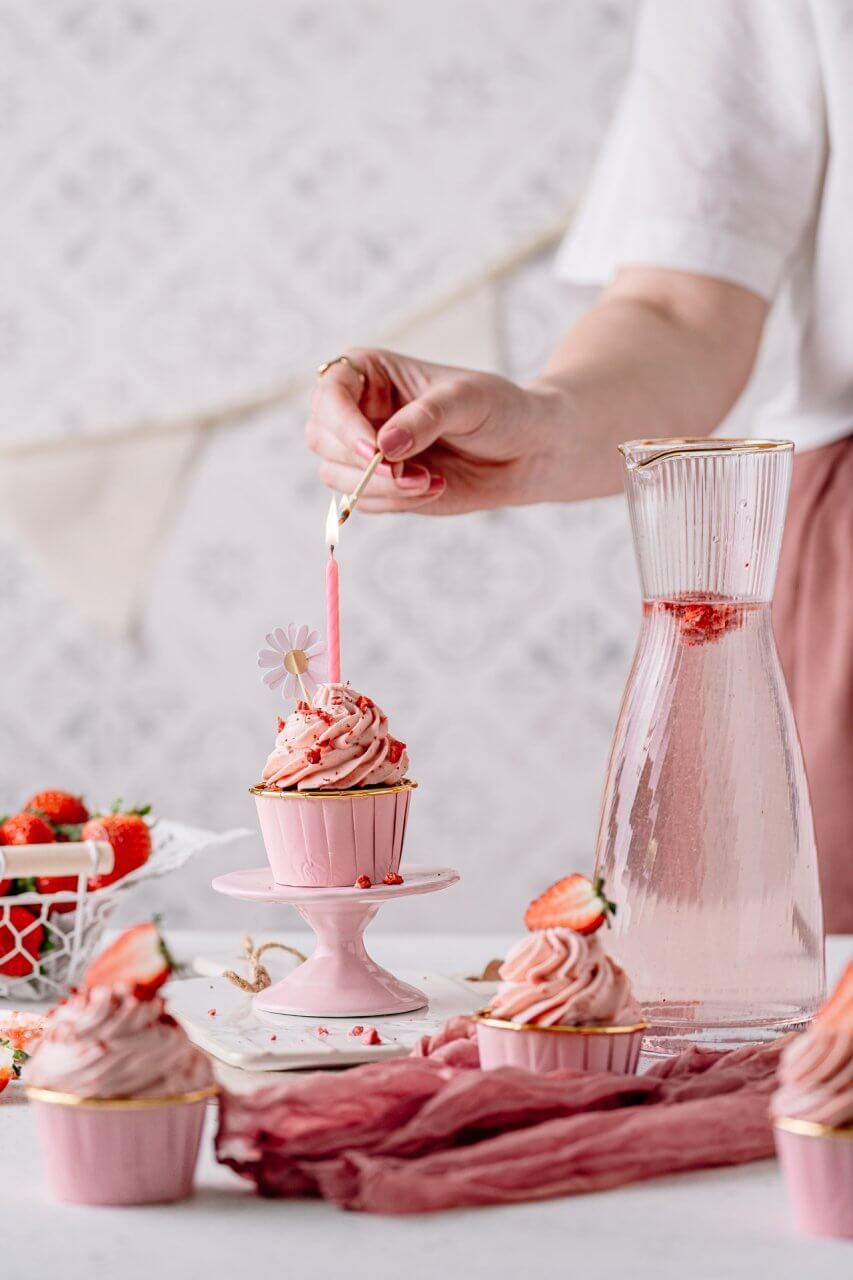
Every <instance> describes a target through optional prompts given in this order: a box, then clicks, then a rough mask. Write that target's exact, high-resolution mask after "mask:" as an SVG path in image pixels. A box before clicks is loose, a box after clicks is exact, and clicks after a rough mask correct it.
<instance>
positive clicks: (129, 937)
mask: <svg viewBox="0 0 853 1280" xmlns="http://www.w3.org/2000/svg"><path fill="white" fill-rule="evenodd" d="M174 967H175V966H174V962H173V960H172V957H171V956H170V955H169V952H168V950H167V948H166V944H165V942H164V941H163V939H162V937H161V936H160V930H159V929H158V928H157V924H156V923H155V922H154V921H150V922H149V923H148V924H137V925H134V927H133V928H132V929H128V930H127V931H126V932H125V933H123V934H122V935H121V937H120V938H116V940H115V942H114V943H112V945H111V946H109V947H107V949H106V951H102V952H101V954H100V955H99V956H97V957H96V959H95V960H93V961H92V963H91V964H90V965H89V968H88V969H87V970H86V972H85V973H84V974H83V986H84V987H85V988H86V990H87V991H91V990H92V988H93V987H110V988H113V987H129V988H130V990H131V991H133V994H134V995H135V996H137V997H138V998H139V999H140V1000H145V999H150V998H151V997H152V996H153V995H154V994H155V993H156V992H157V991H158V990H159V989H160V987H162V985H163V983H164V982H165V981H166V979H167V978H168V977H169V974H170V973H171V972H172V970H173V969H174Z"/></svg>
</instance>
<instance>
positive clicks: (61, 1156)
mask: <svg viewBox="0 0 853 1280" xmlns="http://www.w3.org/2000/svg"><path fill="white" fill-rule="evenodd" d="M214 1092H215V1089H207V1090H199V1091H198V1092H197V1093H196V1094H191V1095H188V1098H189V1099H190V1100H184V1099H181V1100H175V1101H171V1100H168V1099H159V1098H156V1099H153V1098H140V1099H128V1100H126V1101H125V1100H123V1099H122V1100H118V1099H116V1100H113V1099H107V1100H103V1101H101V1100H95V1099H92V1100H88V1099H87V1100H78V1099H74V1098H71V1097H67V1095H65V1094H53V1095H52V1096H51V1094H50V1092H49V1091H48V1090H45V1089H32V1090H28V1093H29V1097H30V1105H31V1107H32V1109H33V1113H34V1115H35V1121H36V1130H37V1133H38V1140H39V1147H40V1149H41V1156H42V1165H43V1168H44V1172H45V1177H46V1179H47V1183H48V1186H49V1187H50V1190H51V1192H52V1193H53V1195H54V1196H55V1197H56V1199H57V1200H66V1201H70V1202H72V1203H74V1204H163V1203H166V1202H170V1201H174V1200H186V1199H187V1197H188V1196H191V1195H192V1192H193V1177H194V1175H195V1167H196V1161H197V1159H198V1151H199V1145H200V1142H201V1134H202V1128H203V1126H204V1116H205V1106H206V1103H207V1099H208V1097H210V1096H212V1095H213V1093H214Z"/></svg>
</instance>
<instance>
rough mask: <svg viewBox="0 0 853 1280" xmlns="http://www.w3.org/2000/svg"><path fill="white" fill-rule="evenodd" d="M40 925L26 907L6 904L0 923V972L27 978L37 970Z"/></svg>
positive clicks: (42, 934)
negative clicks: (7, 906) (6, 911)
mask: <svg viewBox="0 0 853 1280" xmlns="http://www.w3.org/2000/svg"><path fill="white" fill-rule="evenodd" d="M43 941H44V925H43V924H41V923H40V922H39V919H38V916H36V915H35V914H34V913H33V912H32V911H29V910H27V908H26V907H9V910H8V914H7V916H6V918H5V920H4V921H3V923H2V924H0V974H3V975H4V976H5V977H7V978H28V977H30V976H31V974H33V973H35V972H36V970H37V969H38V962H39V956H40V955H41V949H42V943H43Z"/></svg>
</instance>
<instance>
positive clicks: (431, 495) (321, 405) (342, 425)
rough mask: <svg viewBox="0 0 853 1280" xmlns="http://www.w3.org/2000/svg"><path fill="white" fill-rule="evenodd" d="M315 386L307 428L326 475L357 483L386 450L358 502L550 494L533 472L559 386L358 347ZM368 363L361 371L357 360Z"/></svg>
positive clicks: (429, 510) (390, 506) (441, 507)
mask: <svg viewBox="0 0 853 1280" xmlns="http://www.w3.org/2000/svg"><path fill="white" fill-rule="evenodd" d="M346 357H347V361H348V362H351V363H344V362H340V363H337V364H333V365H332V366H331V367H330V368H329V369H328V370H327V372H326V373H325V374H324V375H323V377H322V378H320V380H319V382H318V384H317V388H316V390H315V392H314V398H313V401H312V405H311V416H310V418H309V420H308V423H307V425H306V428H305V438H306V440H307V442H308V445H309V447H310V448H311V449H313V451H314V452H315V453H316V454H317V455H318V456H319V458H320V460H321V462H320V478H321V480H322V481H323V483H324V484H326V485H328V486H329V488H331V489H337V490H339V491H340V492H341V493H351V492H352V490H353V489H354V488H355V486H356V484H357V483H358V480H359V477H360V476H361V474H362V472H363V471H364V469H365V467H366V465H367V463H368V462H369V461H370V459H371V458H372V457H373V455H374V454H375V452H376V450H377V449H380V450H381V451H382V453H383V454H384V456H385V458H386V459H387V461H386V462H384V463H382V464H381V465H380V466H379V468H378V470H377V472H376V475H375V476H374V478H373V479H372V480H371V482H370V484H369V485H368V487H367V489H366V490H365V493H364V496H363V497H362V498H361V499H360V500H359V510H361V511H422V512H424V513H425V514H435V515H451V514H459V513H461V512H464V511H476V510H481V509H483V508H487V507H498V506H505V505H507V504H517V503H523V502H538V501H542V500H543V494H542V492H541V485H539V484H538V483H537V482H536V478H535V477H536V472H537V471H538V470H540V469H541V468H542V465H543V460H542V458H541V457H540V450H541V448H542V446H543V445H545V442H546V440H547V436H548V433H547V432H546V431H544V430H543V429H542V428H543V426H544V424H545V422H546V420H547V419H548V418H549V417H552V416H553V409H552V402H553V401H554V400H555V399H556V398H557V397H558V393H557V392H555V391H554V390H553V388H548V387H543V388H541V389H537V388H535V387H530V388H522V387H519V386H516V385H515V383H513V382H510V381H508V380H507V379H506V378H500V377H497V376H496V375H494V374H490V373H476V372H473V371H469V370H467V369H454V368H451V367H449V366H446V365H439V364H429V363H427V362H426V361H425V360H414V359H411V358H410V357H408V356H401V355H396V354H395V353H394V352H392V351H378V350H363V349H351V350H349V351H347V352H346ZM359 369H360V370H362V371H363V373H364V378H361V377H359V374H358V372H357V370H359Z"/></svg>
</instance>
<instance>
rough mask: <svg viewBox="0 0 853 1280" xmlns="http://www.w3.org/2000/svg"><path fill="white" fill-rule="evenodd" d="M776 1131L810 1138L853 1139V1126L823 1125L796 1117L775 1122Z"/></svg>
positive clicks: (781, 1117) (779, 1119) (780, 1117)
mask: <svg viewBox="0 0 853 1280" xmlns="http://www.w3.org/2000/svg"><path fill="white" fill-rule="evenodd" d="M773 1125H774V1127H775V1128H776V1129H784V1130H785V1132H786V1133H799V1134H803V1135H805V1136H806V1137H809V1138H853V1124H846V1125H834V1124H821V1123H820V1121H818V1120H798V1119H797V1117H796V1116H779V1117H778V1118H777V1119H776V1120H774V1121H773Z"/></svg>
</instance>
